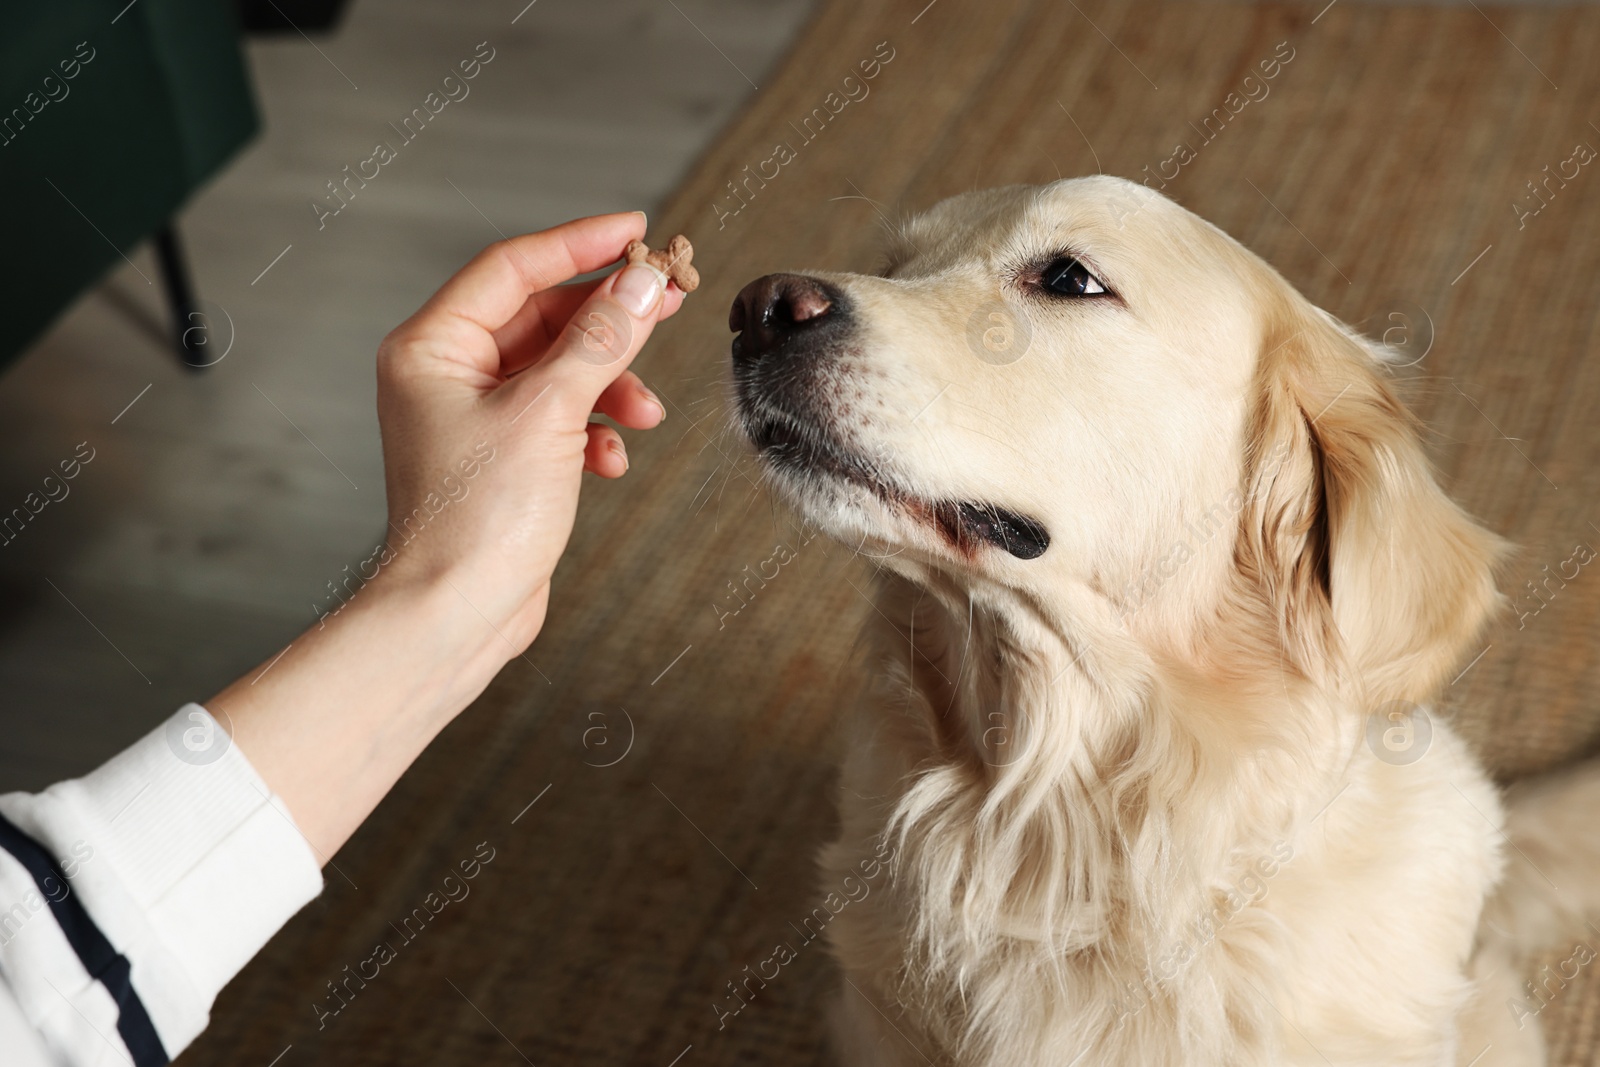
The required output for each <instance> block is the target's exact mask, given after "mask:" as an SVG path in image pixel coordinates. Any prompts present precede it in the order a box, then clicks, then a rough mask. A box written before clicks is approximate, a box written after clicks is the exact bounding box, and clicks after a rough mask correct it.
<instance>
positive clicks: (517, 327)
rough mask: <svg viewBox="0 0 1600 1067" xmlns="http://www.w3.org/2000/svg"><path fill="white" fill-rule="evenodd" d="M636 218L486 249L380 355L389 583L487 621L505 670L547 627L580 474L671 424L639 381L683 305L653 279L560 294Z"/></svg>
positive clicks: (609, 474) (612, 252)
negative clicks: (601, 419)
mask: <svg viewBox="0 0 1600 1067" xmlns="http://www.w3.org/2000/svg"><path fill="white" fill-rule="evenodd" d="M644 233H645V219H644V216H643V215H642V214H640V213H638V212H632V213H628V214H619V215H601V216H596V217H593V218H587V219H579V220H577V221H575V222H569V223H566V224H565V225H562V226H557V227H555V228H554V229H551V230H545V231H543V232H541V233H534V234H528V235H526V236H523V237H517V238H513V239H511V240H510V241H506V242H501V243H499V244H495V245H492V246H490V247H489V248H487V249H485V250H484V251H483V252H482V253H480V254H479V255H478V256H477V257H476V258H475V259H473V260H472V262H470V263H469V264H467V266H465V267H464V268H462V270H461V271H460V273H458V274H457V275H456V276H455V277H454V278H452V279H450V281H449V282H447V283H445V285H444V287H443V288H441V289H440V290H439V291H438V292H437V293H436V294H434V296H433V297H432V298H431V299H430V300H428V302H427V303H426V304H424V305H423V307H422V309H421V310H419V311H418V312H417V313H416V314H415V315H413V316H411V318H409V319H407V320H406V321H405V322H404V323H402V324H401V325H400V326H399V327H397V328H396V329H395V330H394V331H393V332H392V333H390V334H389V336H388V337H386V338H385V339H384V341H383V343H382V345H381V346H380V347H379V349H378V422H379V425H380V427H381V428H382V432H383V453H384V469H385V480H386V484H387V491H388V501H389V530H388V536H389V550H390V553H391V554H392V560H391V561H390V562H388V563H387V565H386V566H385V567H383V568H382V569H384V570H387V571H390V572H391V573H390V574H389V575H388V576H387V577H388V580H389V581H390V582H391V583H395V582H401V583H406V584H412V585H422V586H433V585H436V584H437V583H439V582H443V583H445V584H447V585H449V586H450V587H451V589H453V590H454V592H455V593H456V594H457V595H459V596H460V597H462V598H463V599H465V600H466V601H468V603H470V604H471V606H472V607H473V608H474V609H475V610H476V612H477V613H478V614H480V615H482V616H483V619H484V620H485V622H487V624H488V626H489V628H492V630H493V631H494V633H492V634H487V636H486V641H487V642H489V643H491V644H494V645H496V646H497V647H498V649H499V654H498V655H497V656H492V657H491V659H493V660H497V663H496V665H497V666H498V665H499V664H503V663H504V662H505V661H506V660H508V659H510V658H511V657H513V656H515V655H517V654H519V653H521V652H522V651H523V649H525V648H526V647H527V646H528V645H529V644H530V643H531V642H532V641H533V639H534V637H535V636H536V635H537V634H538V632H539V629H540V627H541V625H542V624H543V621H544V616H545V610H546V607H547V604H548V598H549V592H550V577H551V574H552V572H553V571H554V570H555V566H556V562H557V561H558V560H559V559H560V556H561V553H562V551H563V550H564V549H565V548H566V544H567V540H568V538H569V537H570V535H571V533H572V527H573V522H574V519H575V516H576V513H577V506H578V495H579V489H580V487H581V483H582V476H583V472H584V471H585V470H588V471H591V472H593V473H595V474H597V475H600V476H601V477H605V478H618V477H621V476H622V475H623V473H624V472H626V471H627V469H628V460H627V452H626V450H625V448H624V445H623V443H622V439H621V437H620V435H619V434H618V433H617V431H616V430H614V429H612V428H611V427H609V426H606V425H604V424H602V423H594V422H590V421H589V416H590V414H591V413H595V412H597V413H600V414H603V415H606V416H609V417H610V418H612V419H614V420H615V421H616V422H617V423H618V424H620V425H622V426H625V427H628V428H630V429H639V430H643V429H649V428H651V427H653V426H655V425H656V424H658V423H659V422H660V421H661V420H662V419H663V418H664V417H665V414H666V412H665V409H664V408H663V407H662V405H661V402H660V401H659V400H658V399H657V398H656V397H655V395H654V394H653V393H651V392H650V390H649V389H647V388H646V387H645V386H644V383H643V382H641V381H640V380H639V378H638V376H637V375H635V374H634V373H633V372H632V371H631V370H629V369H628V366H629V364H631V363H632V361H633V358H634V356H635V355H636V354H637V353H638V351H639V348H640V346H641V345H643V344H644V342H645V340H646V339H647V338H648V337H649V336H650V333H651V331H652V330H653V329H654V327H655V324H656V323H657V322H659V321H661V320H663V319H665V318H667V317H668V316H670V315H672V314H673V313H674V312H675V311H677V309H678V307H679V306H680V305H681V304H682V302H683V294H682V292H680V291H679V290H678V289H677V287H676V286H669V285H667V282H666V279H665V277H664V276H662V275H661V274H660V272H658V271H656V270H655V269H654V268H651V267H648V266H645V265H632V266H628V267H626V268H625V269H623V270H620V271H616V272H614V273H612V274H610V275H608V276H607V277H605V278H603V279H600V280H599V281H591V282H585V283H580V284H576V285H558V284H557V283H559V282H565V281H567V280H568V279H570V278H572V277H573V276H575V275H577V274H581V273H585V272H588V271H592V270H596V269H598V268H600V267H603V266H605V265H607V264H609V263H613V262H615V261H616V260H618V259H620V258H621V257H622V254H623V249H624V248H625V246H626V245H627V244H628V242H629V241H631V240H634V239H635V238H642V237H643V236H644Z"/></svg>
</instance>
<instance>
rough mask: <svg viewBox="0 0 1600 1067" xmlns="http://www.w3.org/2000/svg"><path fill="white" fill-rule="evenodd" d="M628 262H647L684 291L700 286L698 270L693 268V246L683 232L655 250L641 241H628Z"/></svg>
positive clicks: (693, 289) (692, 290)
mask: <svg viewBox="0 0 1600 1067" xmlns="http://www.w3.org/2000/svg"><path fill="white" fill-rule="evenodd" d="M627 256H628V262H629V263H648V264H650V265H651V266H652V267H654V268H655V269H656V270H658V271H660V272H661V273H662V274H665V275H666V276H667V277H668V278H669V279H670V280H671V281H672V283H673V284H674V285H676V286H677V287H678V288H679V289H682V290H683V291H684V292H686V293H692V292H694V291H695V289H697V288H699V286H700V272H699V271H697V270H695V269H694V265H693V263H692V262H691V260H693V259H694V246H693V245H691V244H690V243H689V239H688V238H687V237H685V236H684V235H683V234H681V233H680V234H678V235H677V236H676V237H674V238H673V239H672V240H670V241H668V242H667V247H666V248H664V249H661V250H660V251H656V250H654V249H652V248H650V246H649V245H647V244H645V243H644V242H643V241H629V242H628V252H627Z"/></svg>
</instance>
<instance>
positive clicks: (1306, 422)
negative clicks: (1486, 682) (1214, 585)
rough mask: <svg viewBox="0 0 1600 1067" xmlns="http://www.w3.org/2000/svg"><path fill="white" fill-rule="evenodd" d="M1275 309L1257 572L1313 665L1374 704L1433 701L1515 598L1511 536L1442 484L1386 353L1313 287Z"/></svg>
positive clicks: (1262, 405)
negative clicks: (1509, 597)
mask: <svg viewBox="0 0 1600 1067" xmlns="http://www.w3.org/2000/svg"><path fill="white" fill-rule="evenodd" d="M1274 318H1275V322H1274V323H1273V325H1272V326H1271V328H1270V329H1269V330H1268V331H1267V334H1266V340H1265V343H1264V344H1263V351H1262V356H1261V359H1260V361H1259V365H1258V370H1257V385H1258V394H1257V405H1256V409H1255V413H1254V416H1253V418H1252V425H1251V426H1250V428H1249V434H1248V437H1247V440H1248V442H1249V445H1248V448H1247V457H1246V466H1247V474H1246V507H1245V508H1244V511H1243V515H1242V519H1243V522H1244V528H1243V531H1242V534H1243V536H1242V537H1241V540H1240V551H1239V564H1240V567H1241V570H1242V571H1243V572H1244V574H1245V576H1246V577H1247V579H1248V580H1249V581H1250V582H1251V584H1252V585H1254V586H1255V587H1256V589H1258V590H1259V591H1260V592H1261V593H1263V594H1264V595H1265V597H1266V599H1267V602H1268V604H1269V605H1270V607H1271V609H1272V613H1273V615H1274V616H1275V617H1276V621H1277V625H1278V629H1279V633H1280V637H1281V640H1282V642H1283V645H1284V647H1285V649H1286V651H1287V652H1288V654H1289V655H1290V656H1291V658H1292V659H1294V661H1295V662H1296V663H1297V664H1298V665H1299V666H1300V667H1301V669H1302V670H1305V671H1307V672H1308V673H1310V674H1312V675H1313V676H1321V677H1322V678H1323V679H1324V680H1326V681H1329V682H1342V683H1344V684H1345V685H1346V686H1350V687H1351V689H1352V691H1353V692H1357V693H1359V694H1361V697H1362V698H1363V699H1364V700H1366V701H1367V702H1369V704H1371V705H1372V706H1377V705H1378V704H1380V703H1383V702H1387V701H1391V700H1409V701H1423V700H1426V699H1428V698H1429V697H1431V696H1432V695H1433V694H1434V693H1435V692H1436V691H1437V690H1438V688H1439V686H1440V685H1441V684H1442V683H1443V682H1444V681H1445V680H1446V679H1447V678H1448V677H1449V672H1450V671H1451V670H1452V668H1454V667H1455V666H1456V665H1457V663H1458V662H1459V660H1460V659H1461V657H1462V656H1463V654H1464V653H1466V652H1468V651H1471V645H1472V643H1473V641H1474V639H1475V638H1476V636H1477V634H1478V632H1479V630H1480V629H1481V628H1482V626H1483V623H1484V622H1485V620H1486V619H1487V618H1488V616H1489V614H1490V613H1491V611H1493V610H1494V609H1495V608H1496V607H1497V606H1498V604H1499V603H1500V596H1499V594H1498V592H1497V591H1496V589H1495V585H1494V570H1495V566H1496V564H1497V562H1498V560H1499V558H1500V557H1501V555H1502V554H1503V552H1504V550H1505V545H1504V543H1503V542H1502V541H1501V540H1500V539H1499V538H1498V537H1496V536H1495V535H1494V534H1492V533H1491V532H1489V531H1488V530H1486V529H1484V528H1483V527H1482V526H1479V525H1478V524H1477V523H1476V522H1474V521H1473V520H1472V519H1471V518H1470V517H1469V516H1468V515H1467V514H1466V513H1465V512H1463V511H1462V510H1461V509H1460V508H1459V507H1457V506H1456V504H1455V503H1454V502H1453V501H1452V500H1450V498H1449V497H1447V496H1446V495H1445V494H1444V491H1443V490H1442V489H1440V488H1439V485H1438V483H1437V482H1436V481H1435V480H1434V477H1433V471H1432V468H1431V466H1430V464H1429V462H1428V460H1427V457H1426V455H1425V454H1424V452H1423V448H1422V442H1421V439H1420V436H1419V433H1418V427H1417V424H1416V422H1415V420H1414V418H1413V417H1412V416H1411V414H1410V413H1409V412H1408V411H1407V410H1406V409H1405V407H1404V406H1403V405H1402V404H1401V403H1400V401H1399V400H1398V399H1397V398H1396V397H1395V395H1394V392H1393V391H1392V390H1391V388H1390V387H1389V384H1388V381H1387V379H1386V374H1385V372H1384V370H1383V368H1382V363H1381V360H1380V352H1379V350H1377V349H1376V348H1375V347H1374V346H1372V345H1371V344H1369V343H1368V342H1366V341H1364V340H1362V339H1361V338H1360V337H1358V336H1357V335H1356V334H1354V333H1353V332H1352V331H1350V330H1348V329H1347V328H1345V327H1344V326H1342V325H1341V324H1339V323H1338V322H1336V321H1335V320H1334V319H1333V318H1332V317H1331V316H1329V315H1327V314H1326V313H1324V312H1322V311H1320V310H1319V309H1317V308H1315V307H1313V306H1312V305H1310V304H1309V303H1307V302H1305V301H1304V300H1303V298H1300V297H1299V296H1298V294H1295V295H1294V296H1293V297H1292V298H1289V299H1286V300H1285V302H1284V303H1283V305H1282V306H1281V308H1280V310H1279V312H1278V314H1277V315H1275V316H1274Z"/></svg>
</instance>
